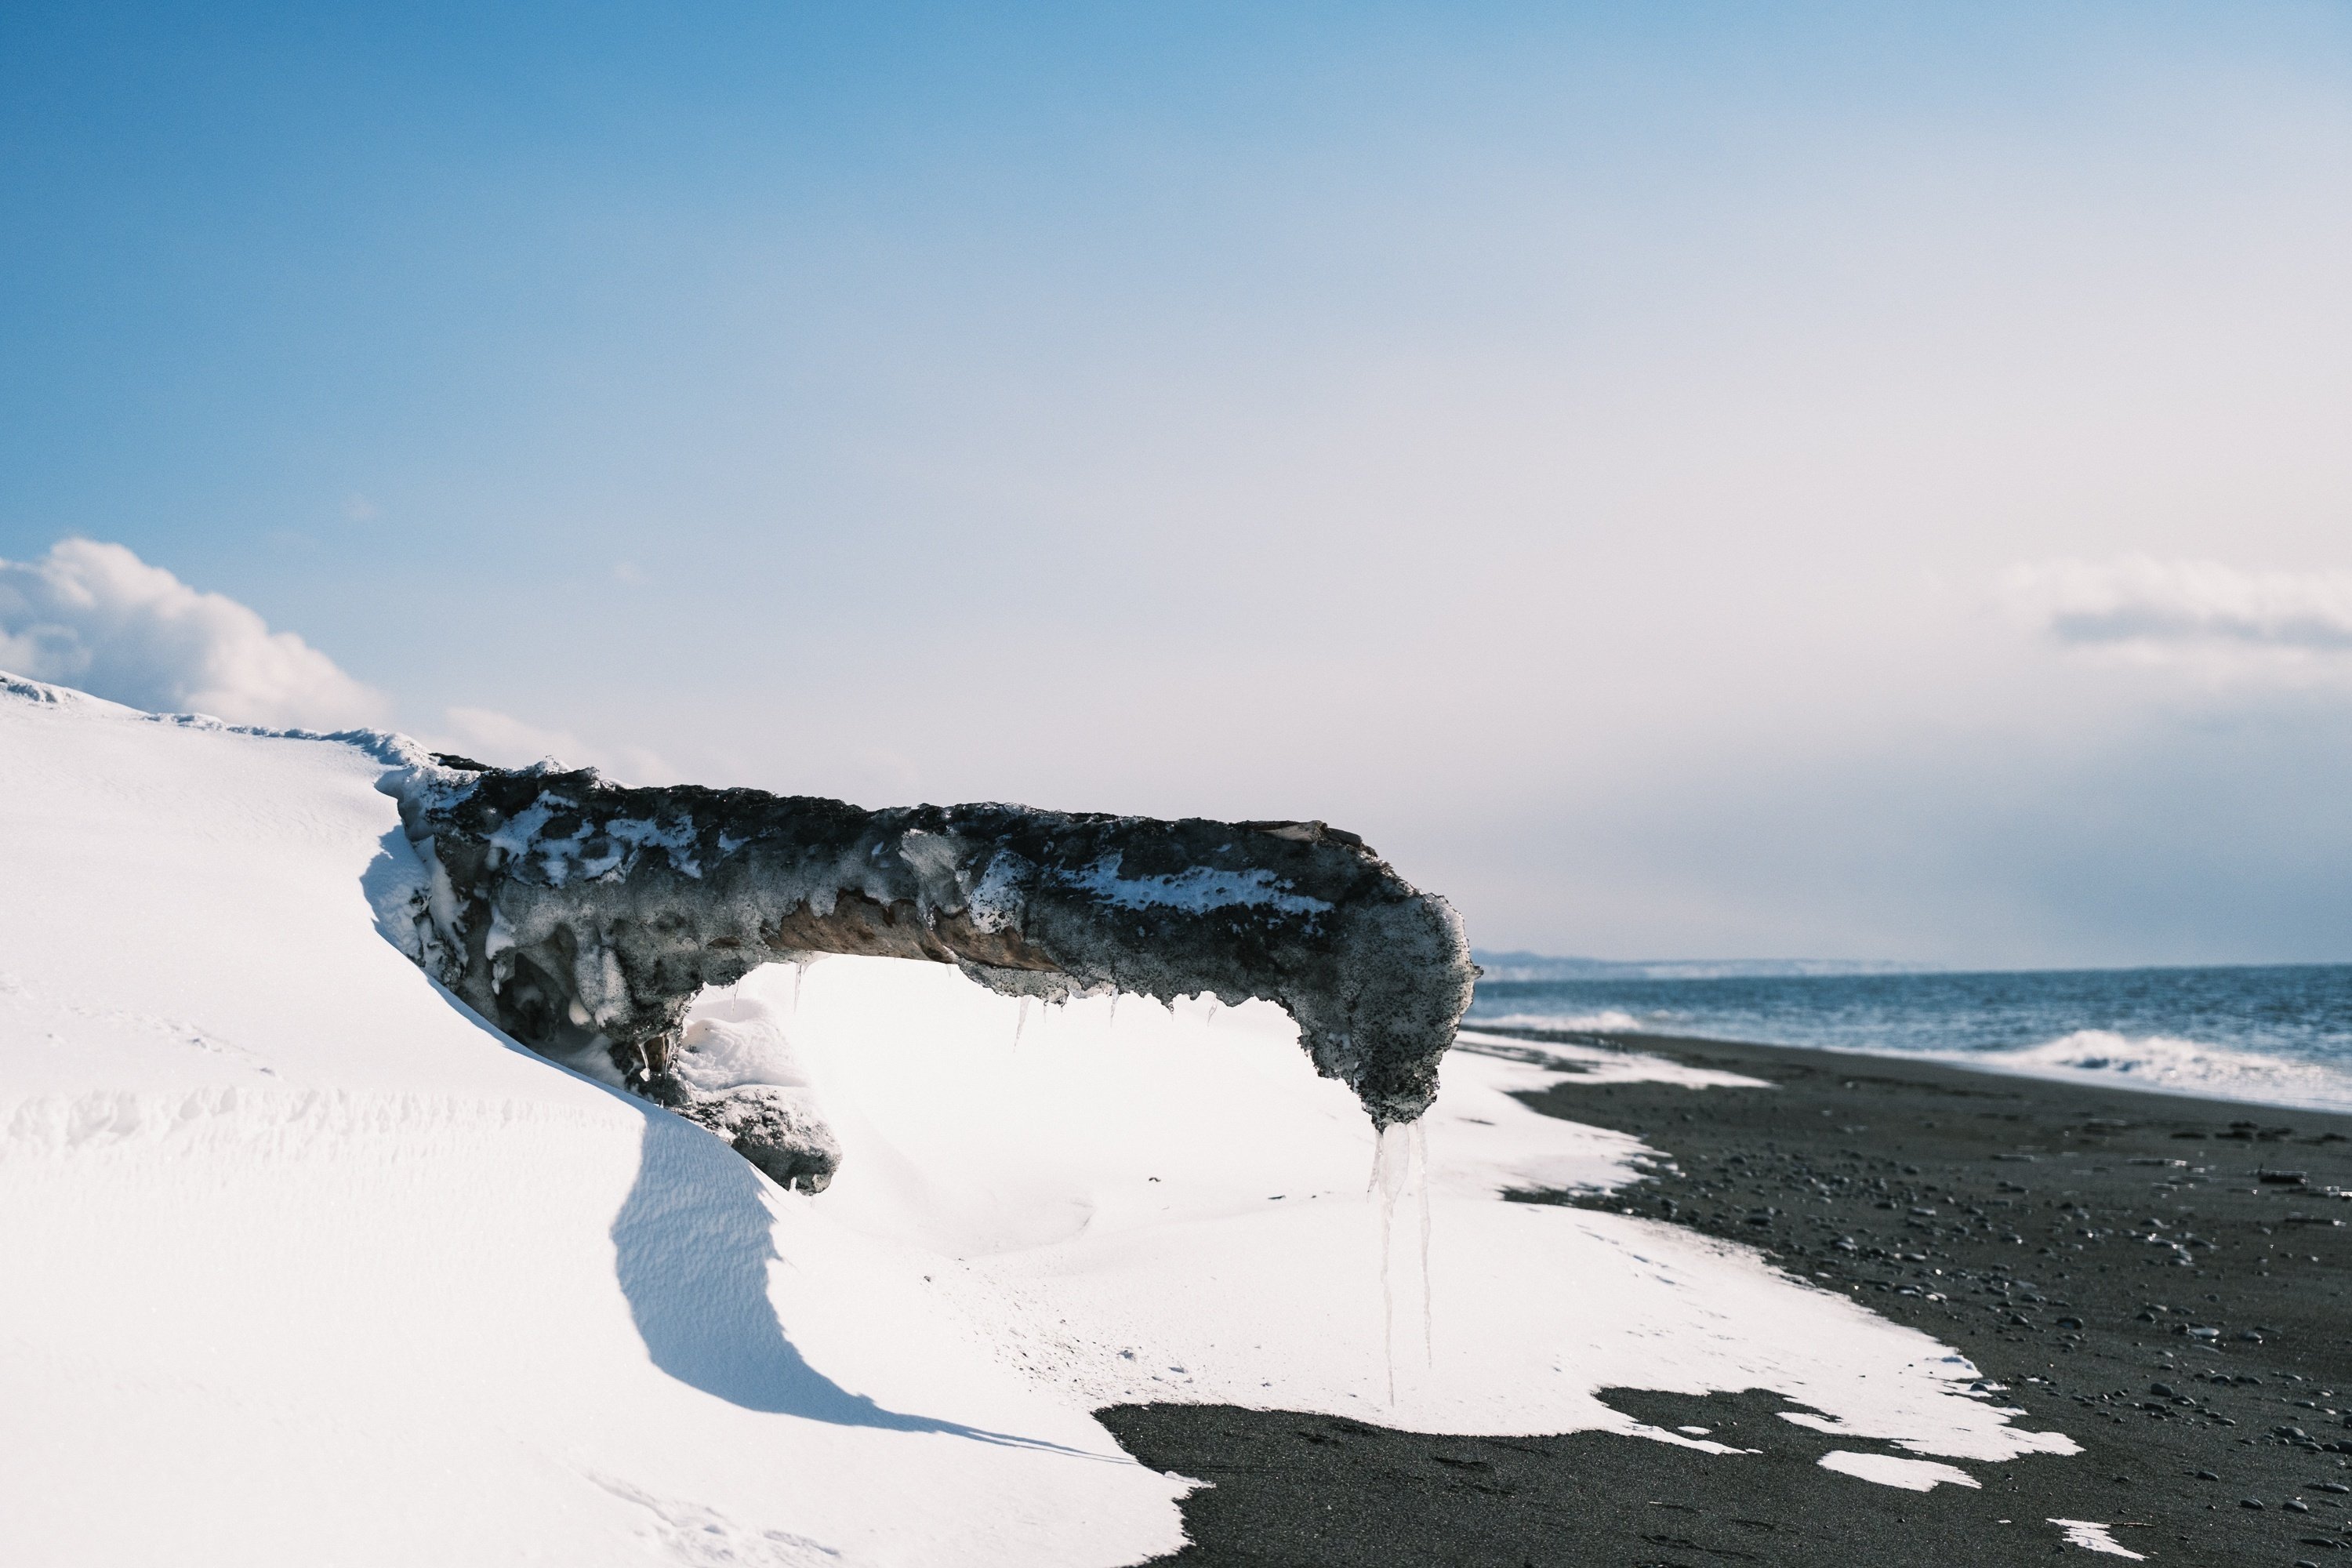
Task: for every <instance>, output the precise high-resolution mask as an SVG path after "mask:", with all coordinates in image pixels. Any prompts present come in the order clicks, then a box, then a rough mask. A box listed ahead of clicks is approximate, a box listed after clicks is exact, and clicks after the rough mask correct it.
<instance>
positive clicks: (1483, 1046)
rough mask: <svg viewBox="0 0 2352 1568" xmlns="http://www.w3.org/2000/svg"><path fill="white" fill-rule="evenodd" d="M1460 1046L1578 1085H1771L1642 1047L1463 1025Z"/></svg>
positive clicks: (1765, 1081) (1744, 1075) (1709, 1086)
mask: <svg viewBox="0 0 2352 1568" xmlns="http://www.w3.org/2000/svg"><path fill="white" fill-rule="evenodd" d="M1454 1040H1455V1043H1456V1044H1457V1046H1459V1047H1463V1048H1465V1049H1468V1050H1470V1051H1473V1052H1475V1053H1476V1054H1478V1055H1481V1056H1502V1057H1511V1058H1517V1059H1518V1060H1521V1061H1530V1062H1534V1063H1537V1064H1538V1065H1539V1066H1546V1067H1549V1068H1553V1069H1554V1070H1556V1071H1558V1072H1559V1073H1560V1074H1561V1075H1562V1076H1563V1077H1568V1078H1572V1079H1576V1080H1577V1081H1578V1082H1580V1083H1674V1084H1680V1085H1682V1086H1683V1087H1684V1088H1685V1089H1773V1088H1777V1087H1778V1086H1777V1085H1775V1084H1773V1083H1771V1082H1769V1080H1767V1079H1760V1078H1750V1077H1749V1076H1748V1074H1746V1073H1738V1072H1724V1071H1721V1070H1719V1069H1717V1068H1695V1067H1687V1066H1685V1065H1684V1064H1683V1063H1681V1062H1677V1061H1669V1060H1668V1059H1666V1058H1664V1057H1658V1056H1652V1055H1650V1054H1649V1053H1648V1052H1647V1051H1623V1050H1616V1049H1612V1048H1611V1047H1606V1046H1579V1045H1570V1044H1568V1043H1567V1042H1565V1041H1560V1040H1546V1041H1544V1042H1543V1043H1542V1044H1541V1045H1536V1044H1533V1043H1531V1042H1529V1041H1527V1040H1522V1039H1519V1038H1517V1037H1515V1036H1510V1035H1487V1034H1481V1033H1479V1032H1478V1031H1477V1030H1475V1029H1464V1030H1462V1031H1461V1032H1460V1033H1459V1034H1457V1035H1456V1036H1455V1037H1454Z"/></svg>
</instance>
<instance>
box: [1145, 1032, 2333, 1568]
mask: <svg viewBox="0 0 2352 1568" xmlns="http://www.w3.org/2000/svg"><path fill="white" fill-rule="evenodd" d="M1508 1033H1509V1034H1510V1035H1512V1036H1513V1037H1517V1039H1519V1040H1521V1041H1524V1042H1525V1045H1524V1047H1515V1046H1510V1045H1502V1046H1490V1047H1469V1048H1489V1049H1498V1050H1501V1051H1505V1052H1510V1051H1513V1050H1516V1049H1519V1048H1526V1049H1528V1050H1532V1051H1538V1052H1539V1051H1540V1050H1541V1049H1542V1046H1543V1042H1544V1041H1545V1040H1546V1039H1548V1038H1557V1039H1572V1040H1574V1041H1576V1042H1578V1043H1580V1044H1586V1045H1591V1044H1601V1045H1608V1046H1612V1047H1622V1048H1629V1049H1634V1050H1640V1051H1644V1052H1650V1053H1654V1054H1656V1055H1660V1056H1665V1057H1669V1058H1675V1059H1678V1060H1682V1061H1685V1062H1689V1063H1691V1064H1694V1065H1698V1066H1706V1067H1715V1068H1728V1069H1731V1070H1734V1071H1738V1072H1741V1073H1746V1074H1748V1075H1750V1076H1753V1077H1756V1078H1760V1079H1767V1080H1769V1081H1770V1082H1772V1083H1774V1084H1776V1085H1778V1086H1779V1087H1778V1088H1777V1089H1772V1090H1765V1089H1699V1090H1693V1089H1680V1088H1675V1087H1673V1086H1670V1085H1663V1084H1598V1083H1580V1082H1577V1081H1575V1080H1573V1079H1571V1080H1569V1081H1567V1082H1564V1083H1561V1084H1559V1085H1558V1086H1556V1087H1554V1088H1553V1089H1550V1090H1549V1091H1547V1092H1545V1093H1543V1094H1540V1095H1537V1096H1532V1097H1530V1099H1529V1103H1530V1104H1531V1105H1533V1106H1534V1107H1535V1109H1537V1110H1541V1111H1544V1112H1546V1113H1547V1114H1550V1115H1556V1116H1560V1117H1563V1118H1567V1119H1569V1120H1572V1121H1581V1122H1587V1123H1591V1124H1595V1125H1599V1126H1604V1127H1612V1128H1617V1129H1620V1130H1622V1131H1627V1132H1632V1133H1635V1134H1637V1135H1639V1136H1640V1137H1642V1138H1643V1140H1644V1141H1645V1142H1647V1143H1648V1144H1649V1145H1650V1147H1652V1148H1654V1149H1655V1150H1658V1151H1660V1152H1662V1153H1664V1154H1665V1155H1667V1156H1669V1157H1670V1158H1671V1160H1672V1162H1673V1169H1672V1170H1671V1171H1665V1172H1662V1173H1659V1174H1658V1175H1656V1176H1654V1177H1653V1178H1651V1179H1647V1180H1644V1181H1643V1182H1640V1183H1638V1184H1635V1185H1633V1186H1632V1187H1629V1188H1626V1189H1624V1190H1622V1191H1621V1192H1619V1193H1616V1194H1607V1195H1593V1194H1568V1193H1526V1194H1517V1196H1518V1197H1519V1198H1521V1199H1522V1200H1523V1201H1526V1202H1531V1203H1566V1204H1576V1205H1586V1206H1591V1207H1598V1208H1606V1209H1612V1210H1618V1211H1622V1212H1627V1213H1633V1214H1639V1215H1647V1216H1650V1217H1653V1218H1656V1219H1659V1220H1662V1221H1665V1222H1668V1223H1672V1224H1675V1225H1682V1226H1690V1227H1692V1228H1694V1229H1697V1230H1701V1231H1705V1232H1706V1233H1707V1234H1709V1235H1713V1236H1717V1237H1728V1238H1735V1239H1738V1240H1740V1241H1743V1242H1747V1243H1749V1244H1751V1245H1754V1246H1756V1247H1761V1248H1762V1249H1764V1251H1765V1252H1766V1253H1767V1254H1768V1255H1769V1257H1770V1258H1772V1259H1773V1260H1774V1261H1775V1262H1776V1263H1778V1264H1779V1265H1780V1267H1782V1268H1785V1269H1787V1270H1788V1271H1790V1273H1792V1274H1795V1275H1797V1276H1799V1277H1801V1278H1804V1279H1810V1280H1812V1281H1813V1282H1814V1283H1816V1284H1818V1285H1820V1286H1821V1287H1822V1288H1824V1289H1838V1290H1843V1291H1846V1292H1848V1293H1849V1294H1851V1295H1853V1297H1854V1298H1855V1299H1856V1300H1860V1301H1863V1302H1864V1303H1866V1304H1867V1305H1868V1306H1869V1307H1870V1308H1871V1309H1872V1310H1874V1311H1877V1312H1879V1313H1882V1314H1884V1315H1885V1316H1886V1317H1888V1318H1891V1319H1893V1320H1895V1321H1898V1322H1902V1323H1906V1324H1908V1325H1911V1326H1913V1327H1916V1328H1917V1329H1919V1330H1921V1331H1925V1332H1927V1333H1928V1334H1930V1335H1933V1336H1934V1337H1935V1338H1937V1340H1939V1341H1941V1342H1944V1343H1946V1344H1948V1345H1951V1346H1953V1347H1955V1348H1957V1349H1958V1350H1959V1351H1961V1352H1964V1353H1965V1354H1967V1355H1968V1356H1969V1358H1970V1359H1971V1360H1972V1361H1973V1362H1974V1363H1976V1365H1977V1367H1978V1368H1979V1370H1980V1371H1981V1372H1982V1373H1984V1374H1985V1376H1986V1377H1988V1378H1989V1379H1991V1380H1993V1381H1994V1382H1996V1383H1998V1384H2001V1385H2003V1386H2004V1388H2005V1392H2003V1393H2002V1394H2000V1396H1999V1397H2000V1398H2001V1399H2002V1400H2003V1401H2004V1402H2005V1403H2009V1404H2013V1405H2019V1406H2021V1407H2023V1408H2024V1410H2025V1411H2026V1412H2027V1414H2026V1415H2025V1416H2023V1417H2021V1423H2022V1424H2023V1425H2026V1426H2032V1427H2035V1428H2038V1429H2043V1430H2057V1431H2062V1432H2064V1433H2065V1434H2067V1435H2068V1436H2071V1437H2073V1438H2074V1440H2075V1441H2076V1442H2077V1443H2079V1444H2081V1445H2082V1449H2083V1451H2082V1452H2081V1453H2079V1454H2075V1455H2072V1456H2068V1457H2063V1458H2061V1457H2055V1456H2030V1457H2028V1458H2022V1459H2016V1460H2011V1461H2010V1462H2007V1463H2004V1464H1998V1465H1990V1464H1976V1463H1969V1462H1960V1468H1963V1469H1966V1470H1968V1471H1969V1473H1970V1474H1971V1475H1972V1476H1973V1477H1974V1478H1975V1479H1977V1480H1978V1481H1979V1483H1980V1489H1964V1488H1959V1487H1955V1486H1949V1485H1947V1486H1939V1487H1937V1488H1936V1489H1934V1490H1933V1491H1929V1492H1913V1491H1906V1490H1902V1489H1895V1488H1891V1487H1885V1486H1879V1485H1874V1484H1872V1483H1870V1482H1867V1481H1863V1480H1859V1479H1853V1478H1852V1477H1849V1476H1845V1475H1841V1474H1837V1473H1834V1472H1832V1471H1830V1470H1826V1469H1823V1468H1821V1467H1820V1465H1819V1463H1818V1460H1819V1459H1820V1458H1821V1457H1822V1455H1823V1454H1825V1453H1827V1452H1829V1451H1830V1450H1832V1448H1843V1449H1846V1450H1848V1451H1856V1450H1861V1451H1869V1452H1887V1453H1894V1452H1896V1450H1894V1449H1892V1448H1891V1447H1888V1446H1886V1445H1884V1444H1874V1443H1870V1442H1867V1441H1861V1440H1857V1439H1854V1438H1853V1437H1832V1436H1827V1435H1824V1434H1821V1433H1817V1432H1813V1431H1811V1430H1809V1429H1807V1428H1806V1427H1803V1426H1797V1425H1795V1424H1793V1423H1791V1422H1789V1421H1784V1420H1781V1419H1780V1415H1779V1413H1780V1411H1782V1410H1786V1409H1795V1408H1798V1407H1796V1406H1793V1405H1789V1404H1788V1403H1787V1402H1786V1401H1784V1400H1782V1399H1781V1398H1780V1397H1779V1396H1778V1395H1774V1394H1766V1393H1764V1392H1762V1391H1760V1390H1749V1391H1746V1392H1743V1393H1739V1394H1716V1395H1712V1396H1709V1397H1706V1398H1691V1397H1686V1396H1680V1395H1664V1394H1655V1393H1646V1392H1643V1391H1640V1390H1633V1389H1624V1390H1617V1391H1614V1392H1611V1393H1609V1394H1605V1395H1604V1397H1606V1398H1607V1399H1608V1400H1609V1402H1610V1403H1611V1404H1612V1405H1616V1406H1617V1407H1618V1408H1620V1409H1622V1410H1625V1411H1627V1412H1629V1413H1631V1414H1633V1415H1637V1416H1639V1417H1641V1418H1642V1419H1643V1420H1645V1421H1648V1422H1650V1423H1652V1424H1654V1425H1660V1426H1685V1425H1689V1426H1705V1427H1707V1428H1710V1429H1711V1431H1712V1432H1713V1434H1714V1435H1715V1436H1717V1437H1718V1438H1720V1439H1721V1440H1724V1441H1727V1442H1730V1443H1733V1444H1735V1445H1736V1446H1738V1447H1747V1448H1755V1449H1760V1450H1762V1451H1761V1452H1760V1453H1758V1454H1753V1455H1747V1456H1738V1457H1717V1456H1713V1455H1708V1454H1704V1453H1698V1452H1694V1451H1691V1450H1687V1449H1684V1448H1679V1447H1673V1446H1671V1445H1668V1444H1664V1443H1657V1442H1651V1441H1645V1440H1643V1439H1640V1438H1629V1437H1622V1436H1612V1435H1602V1434H1596V1433H1580V1434H1571V1435H1568V1436H1548V1437H1547V1436H1539V1437H1513V1438H1491V1437H1447V1436H1426V1435H1421V1434H1414V1433H1404V1432H1394V1431H1389V1430H1385V1429H1383V1428H1380V1427H1376V1426H1365V1425H1362V1424H1360V1423H1355V1422H1349V1421H1343V1420H1339V1419H1336V1418H1331V1417H1326V1416H1320V1415H1296V1414H1287V1413H1285V1412H1281V1411H1255V1410H1244V1409H1239V1408H1234V1407H1231V1406H1198V1405H1134V1406H1124V1407H1119V1408H1117V1409H1112V1410H1108V1411H1106V1412H1104V1413H1103V1419H1104V1420H1105V1421H1106V1422H1107V1423H1108V1425H1109V1426H1110V1428H1111V1430H1112V1431H1113V1432H1114V1433H1116V1434H1117V1435H1118V1438H1119V1440H1120V1442H1121V1443H1123V1444H1124V1445H1125V1446H1126V1447H1127V1448H1128V1449H1129V1451H1130V1452H1131V1453H1133V1454H1135V1455H1136V1456H1137V1457H1138V1458H1139V1459H1141V1460H1142V1461H1143V1462H1144V1463H1146V1464H1149V1465H1151V1466H1154V1467H1156V1468H1161V1469H1165V1470H1171V1471H1175V1472H1178V1473H1181V1474H1182V1475H1186V1476H1190V1477H1192V1478H1195V1479H1199V1480H1202V1481H1204V1482H1208V1483H1210V1484H1209V1485H1208V1486H1206V1487H1204V1488H1203V1489H1201V1490H1199V1491H1197V1492H1195V1493H1194V1494H1193V1495H1192V1498H1191V1499H1190V1500H1189V1501H1188V1502H1187V1503H1186V1505H1185V1523H1186V1529H1187V1531H1188V1532H1189V1534H1190V1535H1191V1538H1192V1542H1193V1544H1192V1545H1191V1546H1189V1547H1188V1548H1186V1549H1185V1550H1184V1551H1183V1552H1180V1553H1178V1554H1177V1555H1176V1556H1174V1557H1171V1558H1168V1559H1164V1561H1167V1562H1171V1563H1185V1564H1202V1565H1212V1564H1217V1565H1222V1564H1233V1565H1241V1564H1251V1565H1271V1564H1297V1565H1302V1568H1303V1565H1307V1564H1334V1565H1337V1564H1348V1565H1350V1568H1354V1565H1370V1564H1393V1563H1447V1564H1465V1565H1470V1564H1475V1565H1481V1568H1484V1565H1487V1564H1493V1565H1496V1568H1528V1565H1546V1568H1549V1565H1551V1564H1562V1565H1570V1564H1573V1565H1578V1568H1581V1565H1585V1564H1596V1565H1598V1564H1608V1565H1611V1568H1621V1565H1622V1568H1632V1565H1641V1568H1652V1565H1657V1568H1669V1565H1670V1568H1707V1565H1715V1568H1723V1565H1730V1564H1789V1565H1792V1568H1793V1565H1832V1564H1846V1563H1853V1564H1874V1565H1887V1564H1938V1565H1941V1564H1952V1565H1955V1568H1957V1565H1961V1564H2005V1563H2046V1562H2048V1561H2049V1560H2050V1559H2051V1558H2053V1556H2058V1555H2062V1554H2063V1555H2073V1556H2077V1557H2081V1558H2084V1559H2085V1560H2102V1561H2116V1562H2120V1561H2123V1560H2124V1559H2122V1558H2119V1557H2105V1556H2095V1554H2094V1553H2092V1552H2088V1551H2086V1550H2084V1548H2081V1547H2079V1546H2075V1545H2070V1544H2068V1542H2067V1533H2066V1531H2064V1530H2063V1528H2062V1527H2061V1526H2060V1525H2058V1524H2055V1523H2053V1522H2051V1521H2056V1520H2076V1521H2098V1522H2101V1523H2104V1524H2105V1525H2107V1526H2108V1527H2109V1529H2110V1531H2111V1533H2112V1537H2113V1539H2114V1540H2115V1541H2116V1543H2117V1544H2118V1545H2120V1546H2121V1547H2123V1548H2124V1549H2126V1551H2128V1552H2137V1553H2138V1554H2140V1555H2141V1556H2143V1557H2144V1558H2145V1559H2146V1560H2147V1561H2148V1562H2150V1563H2183V1564H2213V1565H2216V1568H2220V1565H2223V1564H2227V1565H2230V1568H2245V1565H2252V1564H2276V1565H2277V1568H2290V1565H2291V1564H2294V1563H2312V1564H2315V1565H2324V1564H2326V1563H2331V1562H2338V1561H2341V1562H2345V1563H2352V1303H2348V1302H2347V1288H2352V1224H2347V1221H2352V1118H2347V1117H2342V1116H2331V1115H2326V1114H2322V1113H2317V1112H2309V1111H2290V1110H2272V1109H2268V1108H2263V1107H2257V1106H2244V1105H2232V1104H2225V1103H2218V1102H2213V1101H2207V1100H2189V1099H2183V1098H2178V1097H2174V1096H2168V1095H2156V1094H2146V1093H2138V1092H2134V1091H2130V1090H2126V1089H2106V1088H2103V1087H2102V1088H2081V1087H2075V1086H2073V1085H2069V1084H2059V1083H2050V1082H2044V1081H2039V1080H2033V1079H2018V1078H2009V1077H2000V1076H1993V1075H1990V1074H1979V1073H1975V1072H1969V1071H1966V1070H1963V1069H1959V1068H1948V1067H1943V1066H1940V1065H1937V1064H1933V1063H1927V1062H1912V1061H1904V1060H1889V1059H1885V1058H1868V1057H1853V1056H1843V1055H1834V1054H1830V1053H1825V1052H1819V1051H1806V1050H1797V1049H1790V1048H1784V1047H1767V1046H1746V1045H1733V1044H1725V1043H1719V1042H1714V1041H1701V1040H1675V1039H1661V1038H1655V1037H1646V1036H1643V1037H1601V1036H1591V1035H1577V1036H1546V1035H1544V1034H1543V1033H1541V1032H1540V1031H1533V1030H1512V1031H1508ZM1563 1310H1572V1308H1570V1307H1568V1306H1564V1307H1563ZM2339 1554H2340V1555H2339Z"/></svg>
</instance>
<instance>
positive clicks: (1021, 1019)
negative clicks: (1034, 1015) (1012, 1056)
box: [1013, 996, 1029, 1051]
mask: <svg viewBox="0 0 2352 1568" xmlns="http://www.w3.org/2000/svg"><path fill="white" fill-rule="evenodd" d="M1028 1026H1029V998H1028V997H1026V996H1024V997H1023V998H1021V1011H1020V1012H1018V1013H1016V1014H1014V1015H1013V1049H1014V1050H1015V1051H1018V1050H1019V1049H1020V1048H1021V1031H1022V1030H1024V1029H1025V1028H1027V1027H1028Z"/></svg>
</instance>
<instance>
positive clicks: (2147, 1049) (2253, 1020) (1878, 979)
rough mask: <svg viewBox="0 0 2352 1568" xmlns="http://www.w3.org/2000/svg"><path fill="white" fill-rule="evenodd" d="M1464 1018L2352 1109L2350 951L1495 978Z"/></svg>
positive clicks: (1469, 1021)
mask: <svg viewBox="0 0 2352 1568" xmlns="http://www.w3.org/2000/svg"><path fill="white" fill-rule="evenodd" d="M1464 1022H1465V1025H1467V1026H1474V1027H1475V1026H1476V1025H1477V1024H1479V1023H1482V1022H1483V1023H1490V1024H1516V1025H1524V1026H1537V1027H1549V1028H1558V1029H1570V1030H1593V1031H1603V1030H1606V1031H1612V1032H1613V1031H1639V1032H1644V1033H1651V1034H1662V1035H1693V1036H1698V1037H1706V1038H1714V1039H1723V1040H1752V1041H1758V1042H1761V1043H1765V1044H1770V1045H1790V1046H1817V1047H1825V1048H1828V1049H1832V1050H1847V1051H1862V1052H1868V1053H1873V1054H1888V1055H1900V1056H1928V1057H1936V1058H1945V1059H1952V1060H1961V1061H1967V1062H1970V1063H1973V1064H1975V1065H1978V1066H1981V1067H1986V1068H1994V1069H1997V1070H2001V1071H2009V1072H2023V1073H2031V1074H2034V1075H2037V1076H2044V1077H2054V1078H2066V1079H2078V1080H2091V1081H2099V1080H2104V1081H2108V1082H2117V1083H2129V1084H2132V1085H2135V1086H2137V1087H2139V1088H2144V1089H2170V1090H2174V1091H2177V1092H2181V1093H2191V1094H2204V1095H2212V1096H2216V1097H2220V1098H2225V1099H2232V1100H2252V1101H2259V1102H2263V1103H2270V1104H2278V1105H2302V1106H2313V1107H2323V1108H2326V1109H2330V1110H2352V964H2294V965H2282V966H2278V967H2243V968H2237V967H2233V968H2211V969H2077V970H2057V971H2045V972H2039V973H1978V974H1953V973H1929V974H1811V975H1772V976H1768V977H1742V976H1727V977H1709V978H1703V979H1690V978H1667V979H1656V978H1646V979H1645V978H1633V979H1572V980H1488V981H1482V982H1480V983H1479V985H1478V993H1477V996H1476V999H1475V1001H1474V1002H1473V1003H1472V1004H1471V1007H1470V1015H1469V1016H1468V1017H1467V1018H1466V1019H1465V1020H1464Z"/></svg>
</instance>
